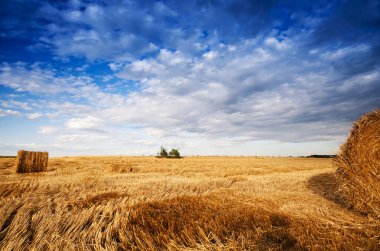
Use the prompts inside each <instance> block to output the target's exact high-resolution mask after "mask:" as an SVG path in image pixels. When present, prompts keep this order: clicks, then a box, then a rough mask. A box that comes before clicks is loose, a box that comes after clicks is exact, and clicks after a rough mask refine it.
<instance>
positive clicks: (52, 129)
mask: <svg viewBox="0 0 380 251" xmlns="http://www.w3.org/2000/svg"><path fill="white" fill-rule="evenodd" d="M57 130H58V128H56V127H53V126H41V127H39V130H38V133H41V134H53V133H55V132H56V131H57Z"/></svg>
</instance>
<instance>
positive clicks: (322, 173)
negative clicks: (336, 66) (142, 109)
mask: <svg viewBox="0 0 380 251" xmlns="http://www.w3.org/2000/svg"><path fill="white" fill-rule="evenodd" d="M14 163H15V159H14V158H3V159H0V168H1V169H0V215H1V217H0V249H1V250H25V249H32V250H205V249H206V250H244V249H245V250H305V249H307V250H354V249H356V250H379V249H380V222H379V221H378V220H375V219H371V218H370V217H368V216H365V215H361V214H359V213H358V212H355V211H354V210H351V209H349V208H347V207H346V204H345V201H344V200H343V199H342V197H341V196H340V195H339V192H338V191H337V189H338V186H337V183H336V180H335V176H334V172H335V168H334V167H333V166H332V160H331V159H313V158H263V157H186V158H182V159H160V158H155V157H64V158H51V159H49V166H48V171H47V172H43V173H32V174H17V173H16V171H15V166H14Z"/></svg>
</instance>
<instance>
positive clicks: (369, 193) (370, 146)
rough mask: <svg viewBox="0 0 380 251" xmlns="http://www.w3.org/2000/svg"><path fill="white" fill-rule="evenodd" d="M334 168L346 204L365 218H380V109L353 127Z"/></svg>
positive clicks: (364, 116) (364, 117) (362, 118)
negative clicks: (365, 216) (367, 216)
mask: <svg viewBox="0 0 380 251" xmlns="http://www.w3.org/2000/svg"><path fill="white" fill-rule="evenodd" d="M334 164H335V166H336V167H337V170H336V173H337V179H338V182H339V186H340V192H341V193H342V194H343V195H344V197H345V198H346V200H347V203H348V204H349V205H350V206H352V207H353V208H354V209H356V210H358V211H359V212H361V213H363V214H367V215H370V216H372V217H375V218H380V109H377V110H375V111H374V112H371V113H368V114H365V115H363V116H362V117H361V118H360V119H359V120H357V121H356V122H355V123H354V126H353V128H352V130H351V133H350V135H349V137H348V139H347V142H346V143H345V144H344V145H342V146H341V148H340V153H339V154H338V156H337V158H336V159H335V161H334Z"/></svg>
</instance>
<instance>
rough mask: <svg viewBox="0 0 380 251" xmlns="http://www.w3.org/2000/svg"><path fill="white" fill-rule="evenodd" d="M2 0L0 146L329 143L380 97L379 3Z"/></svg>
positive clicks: (204, 150) (146, 149) (192, 147)
mask: <svg viewBox="0 0 380 251" xmlns="http://www.w3.org/2000/svg"><path fill="white" fill-rule="evenodd" d="M0 1H1V6H2V7H1V10H0V155H15V154H16V152H17V150H18V149H24V150H33V151H49V153H50V155H51V156H71V155H154V154H156V153H157V152H158V150H159V148H160V146H161V145H162V146H165V147H167V148H168V149H171V148H179V150H180V152H181V154H182V155H187V156H189V155H272V156H290V155H291V156H299V155H310V154H335V153H336V152H337V151H338V149H339V145H340V144H342V143H343V142H344V141H345V139H346V137H347V135H348V133H349V130H350V128H351V126H352V123H353V121H354V120H356V119H357V118H359V117H360V116H361V115H362V114H363V113H366V112H370V111H372V110H374V109H377V108H380V1H375V0H347V1H303V0H294V1H280V0H268V1H259V0H252V1H228V0H209V1H206V0H198V1H192V0H186V1H174V0H172V1H149V0H146V1H139V0H135V1H127V0H126V1H117V0H109V1H81V0H72V1H46V0H44V1H42V0H25V1H21V0H0Z"/></svg>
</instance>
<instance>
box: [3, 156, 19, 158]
mask: <svg viewBox="0 0 380 251" xmlns="http://www.w3.org/2000/svg"><path fill="white" fill-rule="evenodd" d="M0 158H16V156H0Z"/></svg>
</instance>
